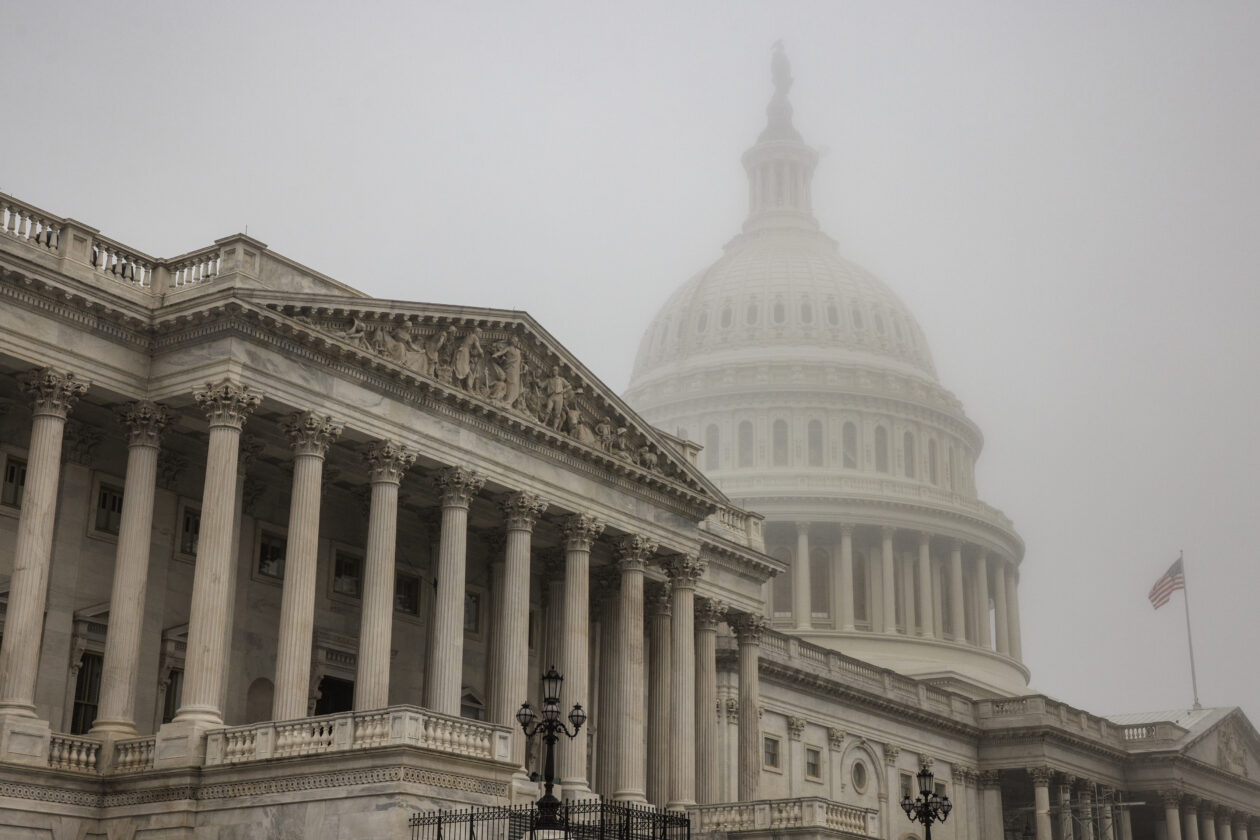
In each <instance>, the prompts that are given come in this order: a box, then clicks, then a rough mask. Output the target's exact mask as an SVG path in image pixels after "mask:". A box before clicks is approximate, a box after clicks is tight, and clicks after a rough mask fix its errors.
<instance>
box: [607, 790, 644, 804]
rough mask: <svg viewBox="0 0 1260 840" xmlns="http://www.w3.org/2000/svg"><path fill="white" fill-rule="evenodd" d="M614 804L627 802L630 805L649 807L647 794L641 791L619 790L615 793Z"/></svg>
mask: <svg viewBox="0 0 1260 840" xmlns="http://www.w3.org/2000/svg"><path fill="white" fill-rule="evenodd" d="M612 798H613V801H614V802H625V803H627V804H629V805H647V804H648V801H647V794H646V793H644V792H643V791H641V790H619V791H616V792H615V793H613V797H612Z"/></svg>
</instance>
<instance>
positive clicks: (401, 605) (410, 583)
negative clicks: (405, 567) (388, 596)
mask: <svg viewBox="0 0 1260 840" xmlns="http://www.w3.org/2000/svg"><path fill="white" fill-rule="evenodd" d="M394 609H395V610H397V611H398V612H400V613H406V614H407V615H420V578H418V577H416V576H415V575H412V574H408V573H406V572H395V573H394Z"/></svg>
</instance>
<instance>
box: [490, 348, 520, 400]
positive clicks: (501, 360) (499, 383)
mask: <svg viewBox="0 0 1260 840" xmlns="http://www.w3.org/2000/svg"><path fill="white" fill-rule="evenodd" d="M523 366H524V361H523V360H522V358H521V345H520V342H518V341H517V340H516V337H515V336H509V337H508V338H506V339H504V340H503V341H499V342H496V343H495V345H494V352H493V353H491V354H490V375H491V377H492V381H491V383H490V399H492V400H494V401H495V402H500V403H503V404H504V405H507V406H508V407H510V408H516V407H517V405H516V403H517V401H518V400H519V399H520V398H521V368H522V367H523Z"/></svg>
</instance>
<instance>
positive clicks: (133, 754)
mask: <svg viewBox="0 0 1260 840" xmlns="http://www.w3.org/2000/svg"><path fill="white" fill-rule="evenodd" d="M155 742H156V739H155V738H154V737H153V736H152V735H150V736H148V737H147V738H129V739H128V740H126V741H115V742H114V772H116V773H139V772H140V771H142V770H152V769H153V749H154V746H155Z"/></svg>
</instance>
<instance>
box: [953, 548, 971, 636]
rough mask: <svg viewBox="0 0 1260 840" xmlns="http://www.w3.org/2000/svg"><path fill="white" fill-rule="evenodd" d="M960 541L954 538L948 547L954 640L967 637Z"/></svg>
mask: <svg viewBox="0 0 1260 840" xmlns="http://www.w3.org/2000/svg"><path fill="white" fill-rule="evenodd" d="M965 605H966V602H965V601H964V600H963V569H962V542H961V541H959V540H954V541H953V543H952V544H951V545H950V549H949V623H950V628H951V630H952V631H953V636H954V641H956V642H962V641H965V640H966V638H967V619H966V617H965V615H964V606H965Z"/></svg>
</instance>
